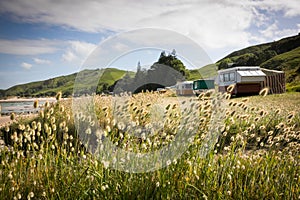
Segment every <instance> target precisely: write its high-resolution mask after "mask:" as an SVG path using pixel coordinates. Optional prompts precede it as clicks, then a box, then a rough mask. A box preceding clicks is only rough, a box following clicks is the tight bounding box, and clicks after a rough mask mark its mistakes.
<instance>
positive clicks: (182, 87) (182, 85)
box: [176, 81, 194, 96]
mask: <svg viewBox="0 0 300 200" xmlns="http://www.w3.org/2000/svg"><path fill="white" fill-rule="evenodd" d="M176 94H177V95H181V96H189V95H193V94H194V93H193V81H183V82H178V83H177V84H176Z"/></svg>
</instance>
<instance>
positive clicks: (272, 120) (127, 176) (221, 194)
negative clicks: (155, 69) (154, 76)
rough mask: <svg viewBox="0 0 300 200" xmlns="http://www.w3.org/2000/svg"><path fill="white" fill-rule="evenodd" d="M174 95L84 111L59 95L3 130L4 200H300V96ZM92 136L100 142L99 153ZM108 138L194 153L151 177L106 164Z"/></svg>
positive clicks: (112, 100) (141, 147) (135, 149)
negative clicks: (33, 114) (93, 147)
mask: <svg viewBox="0 0 300 200" xmlns="http://www.w3.org/2000/svg"><path fill="white" fill-rule="evenodd" d="M171 96H172V95H168V94H158V93H152V92H146V93H140V94H136V95H133V96H132V95H128V94H122V95H121V96H119V97H113V96H98V95H97V96H94V97H92V102H93V105H89V104H85V103H84V101H83V102H82V103H80V106H82V107H81V108H80V109H79V111H78V110H77V109H74V108H73V109H72V106H71V105H72V102H71V101H72V100H65V101H62V100H60V97H61V94H58V95H57V101H56V102H54V103H45V105H44V109H43V110H42V111H40V113H39V115H38V116H37V117H34V118H26V119H25V118H24V119H21V118H19V119H18V120H14V116H12V122H11V123H10V124H9V125H7V126H5V127H3V128H1V137H2V138H3V139H4V141H5V143H6V146H5V147H4V148H2V149H1V150H0V161H1V164H0V180H1V181H0V199H299V198H300V153H299V152H300V151H299V150H300V114H299V113H300V112H299V111H300V108H299V105H300V94H299V93H286V94H280V95H266V93H264V92H262V94H261V95H260V96H253V97H245V98H230V95H228V94H218V93H213V92H211V91H209V92H206V93H204V94H203V95H200V96H199V97H179V98H176V97H171ZM118 101H121V102H122V103H121V104H120V105H116V102H118ZM37 104H38V102H35V105H34V106H37ZM91 109H92V110H91ZM80 110H81V111H80ZM91 111H92V112H91ZM91 113H94V114H93V115H92V114H91ZM122 119H128V120H129V121H126V120H122ZM213 119H216V120H213ZM78 123H79V124H80V125H81V127H82V128H79V129H78V127H77V125H78ZM140 127H143V129H142V131H141V130H140V129H139V128H140ZM190 132H192V133H193V135H189V133H190ZM136 133H138V135H134V134H136ZM182 133H184V134H182ZM82 135H87V136H89V137H92V138H94V140H95V141H97V142H96V144H97V147H96V150H95V152H96V153H93V154H92V153H90V151H88V149H89V148H88V146H86V145H85V144H84V141H85V138H83V137H82ZM178 135H181V136H180V137H179V136H178ZM105 138H106V139H109V140H110V141H112V142H113V144H114V145H115V146H116V147H118V148H119V149H123V150H124V151H126V152H131V153H133V154H139V155H142V154H145V153H149V152H155V151H158V150H160V149H162V148H164V147H169V146H170V144H173V146H175V148H174V149H176V148H179V147H178V146H176V145H179V146H180V144H188V145H187V146H185V148H184V152H183V153H182V154H180V156H177V157H176V156H174V159H165V160H163V161H162V162H164V163H162V164H161V165H159V166H158V168H157V169H156V170H145V172H143V171H142V169H145V167H147V165H150V164H151V163H147V162H146V163H138V162H135V161H133V160H131V159H134V158H126V159H124V160H122V166H121V167H120V166H119V168H118V167H116V166H117V165H114V155H113V154H111V155H110V156H111V157H109V159H107V160H104V159H103V157H104V156H105V154H106V152H105V147H103V145H104V144H103V143H102V142H103V141H104V139H105ZM178 140H179V141H178ZM89 142H91V141H89ZM106 158H108V157H106ZM158 158H160V157H158ZM163 158H166V157H163ZM172 158H173V157H172ZM117 161H119V160H118V159H117ZM137 161H139V160H137ZM158 163H159V162H158ZM132 166H134V168H132ZM139 167H141V168H139ZM143 167H144V168H143ZM126 169H129V170H128V171H126ZM130 169H133V170H130ZM134 170H136V171H134Z"/></svg>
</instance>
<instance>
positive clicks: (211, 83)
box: [193, 79, 215, 96]
mask: <svg viewBox="0 0 300 200" xmlns="http://www.w3.org/2000/svg"><path fill="white" fill-rule="evenodd" d="M214 88H215V80H212V79H210V80H208V79H199V80H195V81H193V92H194V94H195V95H197V96H198V95H199V94H200V93H201V92H204V91H206V90H209V89H214Z"/></svg>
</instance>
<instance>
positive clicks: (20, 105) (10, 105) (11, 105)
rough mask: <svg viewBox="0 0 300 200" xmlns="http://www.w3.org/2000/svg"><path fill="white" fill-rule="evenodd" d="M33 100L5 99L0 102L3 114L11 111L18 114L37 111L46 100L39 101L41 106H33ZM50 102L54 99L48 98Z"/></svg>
mask: <svg viewBox="0 0 300 200" xmlns="http://www.w3.org/2000/svg"><path fill="white" fill-rule="evenodd" d="M34 101H35V99H33V100H25V101H3V102H0V106H1V107H0V109H1V110H0V111H1V115H8V114H11V113H16V114H29V113H36V112H38V111H39V110H40V109H41V107H42V106H43V105H44V103H45V102H46V100H41V101H39V107H38V108H34V107H33V102H34ZM48 102H52V100H48Z"/></svg>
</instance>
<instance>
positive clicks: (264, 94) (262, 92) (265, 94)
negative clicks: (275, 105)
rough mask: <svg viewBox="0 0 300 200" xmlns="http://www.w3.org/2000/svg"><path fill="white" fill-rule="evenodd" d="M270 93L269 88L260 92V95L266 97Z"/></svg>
mask: <svg viewBox="0 0 300 200" xmlns="http://www.w3.org/2000/svg"><path fill="white" fill-rule="evenodd" d="M268 93H269V88H267V87H265V88H263V89H262V90H261V91H260V92H259V95H260V96H263V97H265V96H267V95H268Z"/></svg>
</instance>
